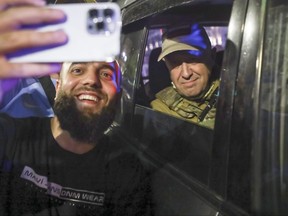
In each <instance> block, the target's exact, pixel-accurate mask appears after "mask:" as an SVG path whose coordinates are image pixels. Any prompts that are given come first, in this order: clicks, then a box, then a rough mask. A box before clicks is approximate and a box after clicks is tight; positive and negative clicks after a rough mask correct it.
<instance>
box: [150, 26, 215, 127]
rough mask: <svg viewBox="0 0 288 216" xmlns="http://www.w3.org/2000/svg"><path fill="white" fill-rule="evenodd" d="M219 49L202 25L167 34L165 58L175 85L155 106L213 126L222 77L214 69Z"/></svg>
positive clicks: (183, 117)
mask: <svg viewBox="0 0 288 216" xmlns="http://www.w3.org/2000/svg"><path fill="white" fill-rule="evenodd" d="M215 52H216V49H212V48H211V42H210V40H209V37H208V35H207V33H206V31H205V29H204V28H203V27H202V26H200V25H199V24H193V25H192V26H189V27H185V26H183V27H177V28H170V29H168V30H167V32H165V33H164V35H163V43H162V52H161V53H160V55H159V57H158V61H161V60H163V61H164V62H165V64H166V66H167V68H168V70H169V71H170V78H171V80H172V86H169V87H167V88H165V89H163V90H161V91H160V92H158V93H157V94H156V99H155V100H153V101H152V102H151V106H152V108H153V109H155V110H158V111H160V112H163V113H166V114H169V115H172V116H176V117H179V118H181V119H184V120H187V121H190V122H194V123H196V124H199V125H201V126H204V127H207V128H210V129H213V128H214V121H215V114H216V108H215V104H216V99H217V91H218V86H219V80H218V79H214V78H213V77H214V76H212V75H211V74H212V69H213V66H214V61H215Z"/></svg>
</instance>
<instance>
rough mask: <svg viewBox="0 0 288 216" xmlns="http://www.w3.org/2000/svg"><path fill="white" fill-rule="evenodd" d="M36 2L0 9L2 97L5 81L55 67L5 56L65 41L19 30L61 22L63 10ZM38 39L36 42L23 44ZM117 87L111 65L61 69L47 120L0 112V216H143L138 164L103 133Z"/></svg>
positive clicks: (21, 0) (16, 1)
mask: <svg viewBox="0 0 288 216" xmlns="http://www.w3.org/2000/svg"><path fill="white" fill-rule="evenodd" d="M44 4H45V2H43V1H41V0H13V3H11V0H3V1H2V2H1V4H0V6H1V7H0V17H4V18H5V20H6V22H1V23H0V29H1V33H0V41H2V42H3V41H6V44H5V46H0V57H1V60H0V93H1V95H2V96H3V94H5V93H7V92H8V91H9V90H10V89H11V85H12V84H13V78H19V77H29V76H37V75H44V74H45V75H46V74H49V73H53V72H54V73H55V72H58V71H59V67H58V65H54V64H28V63H19V64H17V63H12V62H9V61H8V60H7V59H6V57H5V54H7V53H11V52H14V51H18V50H20V49H21V48H23V47H37V46H41V45H42V44H53V43H57V42H58V43H62V42H63V41H65V34H64V32H61V33H60V35H61V36H62V38H60V39H58V41H57V40H56V39H55V41H54V40H53V35H54V36H55V37H56V36H57V35H58V36H60V35H59V32H47V33H42V32H41V33H40V32H36V31H33V30H31V31H26V30H23V29H21V28H19V26H21V24H22V23H25V24H41V23H43V22H45V20H46V21H47V20H48V19H49V20H58V19H60V20H61V19H62V18H63V16H64V14H63V12H61V11H59V10H56V9H47V8H44V7H42V6H43V5H44ZM9 5H10V6H9ZM8 6H9V7H8ZM16 12H17V13H16ZM15 13H16V14H18V15H19V16H20V17H21V19H19V18H18V15H17V16H15ZM41 35H42V38H41V37H40V36H41ZM45 36H46V37H45ZM49 36H51V37H52V38H50V37H49ZM39 37H40V38H41V41H40V42H39V41H37V40H36V41H35V40H32V41H31V38H39ZM11 41H13V43H12V42H11ZM41 69H42V70H41ZM120 82H121V72H120V68H119V65H118V63H117V62H116V61H111V62H87V63H86V62H84V63H64V64H63V66H62V68H61V73H60V78H59V81H58V82H57V89H56V98H55V104H54V111H55V116H53V117H52V118H49V117H46V118H39V117H33V118H32V117H30V118H13V117H11V116H8V115H7V114H4V113H1V114H0V215H3V216H6V215H41V216H42V215H69V216H73V215H81V216H82V215H83V216H84V215H131V216H134V215H150V206H149V204H148V203H149V196H148V194H149V185H148V182H149V178H148V176H147V175H146V171H145V169H144V167H143V165H142V163H141V162H140V161H139V159H138V157H137V156H136V155H135V154H134V153H133V152H132V151H130V149H129V148H126V147H127V145H125V143H121V142H120V141H119V140H117V141H116V140H114V139H113V136H110V133H109V134H107V133H106V131H107V129H108V128H109V127H110V125H111V123H112V122H113V119H114V115H115V111H116V104H117V103H118V100H119V98H120V96H121V87H120ZM0 103H1V97H0Z"/></svg>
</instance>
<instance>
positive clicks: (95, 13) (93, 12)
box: [89, 9, 99, 18]
mask: <svg viewBox="0 0 288 216" xmlns="http://www.w3.org/2000/svg"><path fill="white" fill-rule="evenodd" d="M98 14H99V11H98V10H97V9H91V10H89V16H90V18H95V17H98Z"/></svg>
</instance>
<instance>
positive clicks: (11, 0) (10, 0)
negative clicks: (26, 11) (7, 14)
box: [0, 0, 46, 10]
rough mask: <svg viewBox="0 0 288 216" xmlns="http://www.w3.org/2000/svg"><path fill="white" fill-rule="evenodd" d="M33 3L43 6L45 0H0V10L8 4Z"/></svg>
mask: <svg viewBox="0 0 288 216" xmlns="http://www.w3.org/2000/svg"><path fill="white" fill-rule="evenodd" d="M24 4H27V5H35V6H43V5H45V4H46V2H45V0H1V1H0V10H3V9H5V8H6V7H8V6H12V5H24Z"/></svg>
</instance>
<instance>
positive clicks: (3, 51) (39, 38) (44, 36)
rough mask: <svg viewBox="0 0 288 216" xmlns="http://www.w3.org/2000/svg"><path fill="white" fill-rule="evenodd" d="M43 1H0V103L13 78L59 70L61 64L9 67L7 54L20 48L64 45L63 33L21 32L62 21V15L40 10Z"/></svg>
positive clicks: (14, 65)
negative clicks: (39, 25) (28, 26)
mask: <svg viewBox="0 0 288 216" xmlns="http://www.w3.org/2000/svg"><path fill="white" fill-rule="evenodd" d="M44 5H45V1H44V0H1V2H0V101H1V95H3V94H4V92H5V91H8V90H9V89H10V88H12V87H13V83H15V78H16V79H17V78H21V77H31V76H43V75H46V74H50V73H55V72H58V71H59V70H60V67H61V65H60V64H32V63H12V62H9V60H8V59H7V58H6V55H7V54H10V53H13V52H16V51H18V50H20V49H23V48H30V47H37V46H43V45H50V44H64V43H65V42H66V41H67V36H66V34H65V33H64V32H63V31H60V30H59V31H53V32H36V31H35V30H31V29H25V28H21V27H22V26H25V25H38V24H42V23H53V22H59V21H61V20H63V21H64V20H65V14H64V13H63V12H62V11H60V10H56V9H48V8H45V7H43V6H44Z"/></svg>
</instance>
